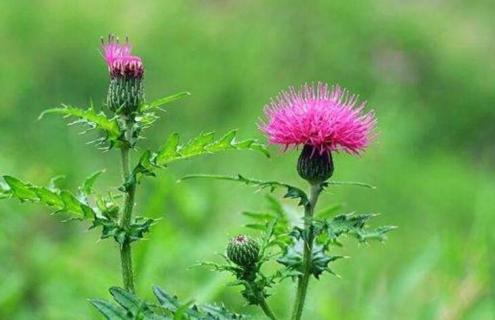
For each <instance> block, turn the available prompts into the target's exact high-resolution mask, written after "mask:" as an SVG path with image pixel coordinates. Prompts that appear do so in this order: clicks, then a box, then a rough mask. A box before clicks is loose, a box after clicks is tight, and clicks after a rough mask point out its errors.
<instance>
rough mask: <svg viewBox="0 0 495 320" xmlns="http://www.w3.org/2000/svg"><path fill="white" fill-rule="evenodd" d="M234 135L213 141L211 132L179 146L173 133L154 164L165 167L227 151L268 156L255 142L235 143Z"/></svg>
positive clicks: (234, 133)
mask: <svg viewBox="0 0 495 320" xmlns="http://www.w3.org/2000/svg"><path fill="white" fill-rule="evenodd" d="M236 133H237V131H236V130H231V131H229V132H228V133H227V134H226V135H225V136H223V137H222V138H220V139H219V140H215V139H214V134H213V133H212V132H209V133H202V134H200V135H199V136H197V137H195V138H193V139H191V140H190V141H189V142H187V143H186V144H184V145H179V136H178V134H177V133H174V134H173V135H172V136H171V137H169V138H168V139H167V142H166V143H165V144H164V146H163V147H162V148H161V149H160V151H158V153H157V154H156V155H155V157H154V163H155V165H157V166H166V165H167V164H169V163H170V162H172V161H176V160H183V159H188V158H191V157H194V156H200V155H205V154H211V153H216V152H221V151H228V150H254V151H259V152H262V153H263V154H264V155H266V156H267V157H268V156H269V153H268V151H267V150H266V148H265V146H264V145H262V144H259V143H257V142H256V141H255V140H246V141H241V142H237V141H236V139H235V137H236Z"/></svg>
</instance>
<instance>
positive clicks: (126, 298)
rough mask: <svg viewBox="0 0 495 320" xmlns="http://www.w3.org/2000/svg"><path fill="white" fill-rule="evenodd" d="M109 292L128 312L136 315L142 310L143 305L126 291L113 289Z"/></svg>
mask: <svg viewBox="0 0 495 320" xmlns="http://www.w3.org/2000/svg"><path fill="white" fill-rule="evenodd" d="M109 291H110V294H111V295H112V297H113V298H114V300H115V301H116V302H117V303H118V304H120V305H121V306H122V307H123V308H124V309H126V310H127V311H128V312H130V313H132V314H134V315H135V314H137V313H139V311H140V310H141V309H142V306H143V303H142V302H141V301H140V300H139V299H137V298H136V297H135V296H134V295H133V294H131V293H129V292H127V291H126V290H124V289H122V288H117V287H112V288H110V290H109Z"/></svg>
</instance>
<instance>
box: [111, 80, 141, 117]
mask: <svg viewBox="0 0 495 320" xmlns="http://www.w3.org/2000/svg"><path fill="white" fill-rule="evenodd" d="M143 99H144V90H143V81H142V78H133V77H128V76H119V77H113V78H112V79H110V85H109V87H108V94H107V106H108V108H109V109H110V110H111V111H113V112H116V113H119V114H126V115H130V114H132V113H134V112H136V111H138V108H139V106H140V105H141V104H142V102H143Z"/></svg>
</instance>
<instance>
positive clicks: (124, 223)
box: [119, 132, 136, 293]
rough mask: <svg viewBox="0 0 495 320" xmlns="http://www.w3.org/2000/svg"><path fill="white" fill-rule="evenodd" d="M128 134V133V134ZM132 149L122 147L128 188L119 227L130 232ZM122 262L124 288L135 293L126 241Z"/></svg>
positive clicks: (123, 170) (123, 174) (130, 253)
mask: <svg viewBox="0 0 495 320" xmlns="http://www.w3.org/2000/svg"><path fill="white" fill-rule="evenodd" d="M126 133H127V132H126ZM129 151H130V148H129V147H128V146H123V147H121V158H122V179H123V180H124V184H125V185H126V186H127V187H126V194H125V205H124V212H123V213H122V216H121V217H120V221H119V225H120V227H121V228H122V229H124V230H128V229H129V227H130V224H131V221H132V210H133V208H134V196H135V193H136V183H135V182H132V183H130V184H129V183H128V182H129V177H130V171H131V170H130V159H129ZM120 260H121V264H122V280H123V283H124V288H125V289H126V290H127V291H129V292H132V293H134V275H133V270H132V252H131V243H130V242H129V240H128V239H125V241H124V243H123V244H122V245H121V247H120Z"/></svg>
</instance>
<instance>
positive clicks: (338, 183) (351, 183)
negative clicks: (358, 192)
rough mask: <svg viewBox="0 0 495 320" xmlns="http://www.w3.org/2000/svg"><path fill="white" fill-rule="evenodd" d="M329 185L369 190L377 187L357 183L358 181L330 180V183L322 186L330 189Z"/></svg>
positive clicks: (327, 182)
mask: <svg viewBox="0 0 495 320" xmlns="http://www.w3.org/2000/svg"><path fill="white" fill-rule="evenodd" d="M329 185H336V186H357V187H364V188H368V189H376V187H375V186H373V185H371V184H368V183H364V182H357V181H334V180H330V181H326V182H324V183H323V184H322V186H323V187H324V188H325V187H328V186H329Z"/></svg>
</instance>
